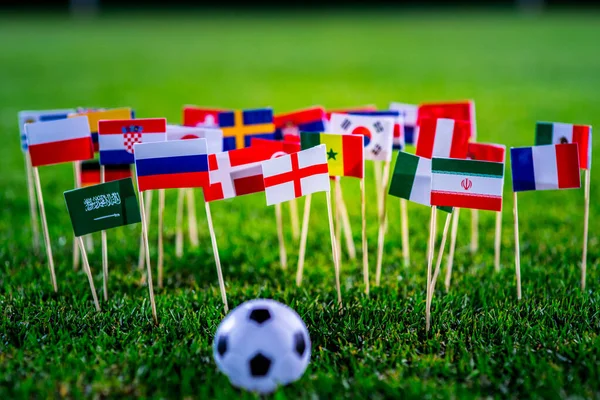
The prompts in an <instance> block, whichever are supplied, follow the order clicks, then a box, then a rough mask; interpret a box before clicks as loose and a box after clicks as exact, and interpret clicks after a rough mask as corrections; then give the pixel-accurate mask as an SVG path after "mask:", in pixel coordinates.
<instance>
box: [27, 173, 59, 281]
mask: <svg viewBox="0 0 600 400" xmlns="http://www.w3.org/2000/svg"><path fill="white" fill-rule="evenodd" d="M33 179H34V181H35V189H36V192H37V202H38V206H39V208H40V218H41V220H42V233H43V234H44V243H45V245H46V256H47V257H48V268H50V279H51V281H52V287H53V288H54V291H55V292H57V291H58V285H57V284H56V274H55V272H54V258H53V257H52V245H51V244H50V233H49V232H48V221H47V220H46V209H45V208H44V197H43V195H42V184H41V183H40V173H39V172H38V169H37V167H34V168H33Z"/></svg>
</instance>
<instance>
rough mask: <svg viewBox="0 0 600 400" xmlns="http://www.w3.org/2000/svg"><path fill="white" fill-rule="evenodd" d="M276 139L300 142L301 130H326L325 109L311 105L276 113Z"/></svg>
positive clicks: (274, 120) (274, 121) (274, 119)
mask: <svg viewBox="0 0 600 400" xmlns="http://www.w3.org/2000/svg"><path fill="white" fill-rule="evenodd" d="M273 123H274V124H275V139H277V140H284V141H286V142H297V143H300V132H323V131H325V109H324V108H323V107H311V108H305V109H303V110H297V111H292V112H289V113H285V114H278V115H275V117H274V118H273Z"/></svg>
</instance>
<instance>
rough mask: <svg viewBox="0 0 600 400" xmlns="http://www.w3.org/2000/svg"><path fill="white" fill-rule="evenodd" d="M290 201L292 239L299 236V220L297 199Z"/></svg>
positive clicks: (296, 238)
mask: <svg viewBox="0 0 600 400" xmlns="http://www.w3.org/2000/svg"><path fill="white" fill-rule="evenodd" d="M289 203H290V222H291V225H292V237H293V238H294V240H298V238H300V222H299V219H298V202H297V199H292V200H290V201H289Z"/></svg>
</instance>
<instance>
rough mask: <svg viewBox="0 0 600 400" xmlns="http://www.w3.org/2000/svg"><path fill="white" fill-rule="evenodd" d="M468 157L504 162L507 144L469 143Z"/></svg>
mask: <svg viewBox="0 0 600 400" xmlns="http://www.w3.org/2000/svg"><path fill="white" fill-rule="evenodd" d="M467 158H469V159H471V160H478V161H492V162H501V163H502V162H504V159H505V158H506V146H504V145H503V144H492V143H469V145H468V147H467Z"/></svg>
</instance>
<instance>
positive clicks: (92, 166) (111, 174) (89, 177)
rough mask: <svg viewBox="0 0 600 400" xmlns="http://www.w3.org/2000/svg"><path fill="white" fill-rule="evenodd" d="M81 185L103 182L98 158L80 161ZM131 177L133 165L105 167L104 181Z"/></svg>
mask: <svg viewBox="0 0 600 400" xmlns="http://www.w3.org/2000/svg"><path fill="white" fill-rule="evenodd" d="M79 171H80V176H81V186H82V187H87V186H92V185H97V184H99V183H101V179H100V178H101V177H100V163H99V162H98V160H85V161H82V162H80V163H79ZM127 178H131V165H129V164H115V165H106V166H105V167H104V182H112V181H118V180H119V179H127Z"/></svg>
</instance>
